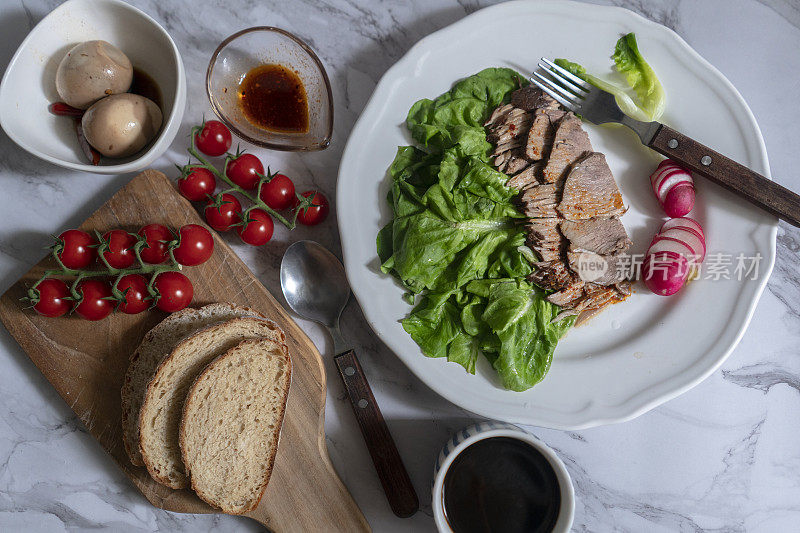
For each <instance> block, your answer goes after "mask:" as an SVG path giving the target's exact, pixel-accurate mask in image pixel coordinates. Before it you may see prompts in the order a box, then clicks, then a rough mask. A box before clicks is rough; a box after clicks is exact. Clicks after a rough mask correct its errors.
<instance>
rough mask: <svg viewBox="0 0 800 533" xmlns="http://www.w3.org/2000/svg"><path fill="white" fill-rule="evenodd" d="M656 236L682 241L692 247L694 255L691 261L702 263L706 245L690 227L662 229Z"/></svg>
mask: <svg viewBox="0 0 800 533" xmlns="http://www.w3.org/2000/svg"><path fill="white" fill-rule="evenodd" d="M658 236H659V237H670V238H672V239H677V240H679V241H682V242H683V243H684V244H686V245H687V246H688V247H689V248H691V249H692V253H693V255H694V258H693V262H696V263H702V262H703V259H704V258H705V256H706V245H705V242H703V238H702V237H700V235H698V233H697V232H696V231H695V230H693V229H691V228H684V227H680V226H679V227H676V228H670V229H668V230H666V231H662V232H661V233H659V234H658Z"/></svg>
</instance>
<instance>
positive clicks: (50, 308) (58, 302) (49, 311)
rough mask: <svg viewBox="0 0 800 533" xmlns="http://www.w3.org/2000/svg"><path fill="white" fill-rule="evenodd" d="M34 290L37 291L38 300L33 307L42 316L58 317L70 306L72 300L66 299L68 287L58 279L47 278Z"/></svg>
mask: <svg viewBox="0 0 800 533" xmlns="http://www.w3.org/2000/svg"><path fill="white" fill-rule="evenodd" d="M35 290H36V291H38V292H39V301H38V302H36V305H34V306H33V309H34V310H35V311H36V312H37V313H39V314H40V315H42V316H47V317H50V318H55V317H59V316H62V315H65V314H66V313H67V312H68V311H69V310H70V308H71V307H72V302H71V301H69V300H67V299H66V298H67V297H68V296H69V295H70V294H69V287H67V284H66V283H64V282H63V281H61V280H60V279H54V278H47V279H46V280H44V281H42V282H41V283H40V284H38V285H37V286H36V289H35Z"/></svg>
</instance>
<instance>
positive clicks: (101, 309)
mask: <svg viewBox="0 0 800 533" xmlns="http://www.w3.org/2000/svg"><path fill="white" fill-rule="evenodd" d="M77 290H78V294H80V295H82V298H81V302H80V303H79V304H78V307H76V308H75V312H76V313H78V316H80V317H81V318H85V319H86V320H103V319H104V318H105V317H107V316H108V315H110V314H111V311H113V310H114V300H113V299H110V300H107V299H106V298H110V297H111V285H109V284H108V283H105V282H103V281H99V280H96V279H87V280H84V281H81V282H80V283H78V288H77Z"/></svg>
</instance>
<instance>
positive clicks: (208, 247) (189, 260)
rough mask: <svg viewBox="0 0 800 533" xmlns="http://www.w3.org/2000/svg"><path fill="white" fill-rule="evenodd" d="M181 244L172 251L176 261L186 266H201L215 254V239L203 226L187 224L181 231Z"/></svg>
mask: <svg viewBox="0 0 800 533" xmlns="http://www.w3.org/2000/svg"><path fill="white" fill-rule="evenodd" d="M179 234H180V237H179V239H180V243H179V244H178V247H177V248H175V249H174V250H173V251H172V255H174V256H175V260H176V261H178V263H180V264H182V265H184V266H195V265H200V264H202V263H205V262H206V261H208V258H209V257H211V254H212V253H213V252H214V238H213V237H211V233H210V232H209V231H208V230H207V229H206V228H204V227H203V226H198V225H197V224H187V225H185V226H183V227H182V228H181V229H180V231H179Z"/></svg>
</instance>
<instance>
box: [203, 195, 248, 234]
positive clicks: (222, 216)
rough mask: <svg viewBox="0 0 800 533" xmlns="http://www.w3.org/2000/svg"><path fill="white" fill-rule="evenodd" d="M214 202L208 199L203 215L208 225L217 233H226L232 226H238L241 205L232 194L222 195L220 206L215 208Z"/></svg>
mask: <svg viewBox="0 0 800 533" xmlns="http://www.w3.org/2000/svg"><path fill="white" fill-rule="evenodd" d="M214 202H215V200H214V199H211V198H209V199H208V203H207V204H206V209H205V215H206V222H208V225H209V226H211V227H212V228H214V229H215V230H217V231H228V230H229V229H230V228H231V226H232V225H233V224H238V223H239V220H240V219H241V215H242V205H241V204H240V203H239V200H237V199H236V197H235V196H233V195H232V194H228V193H225V194H223V195H222V205H220V206H219V207H216V206H215V205H214Z"/></svg>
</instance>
